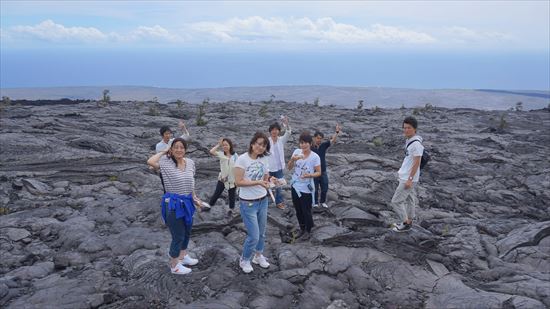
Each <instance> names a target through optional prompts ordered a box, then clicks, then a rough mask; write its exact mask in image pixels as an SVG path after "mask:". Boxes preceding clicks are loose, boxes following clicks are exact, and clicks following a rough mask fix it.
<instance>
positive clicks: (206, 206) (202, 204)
mask: <svg viewBox="0 0 550 309" xmlns="http://www.w3.org/2000/svg"><path fill="white" fill-rule="evenodd" d="M201 206H202V207H201V210H202V211H209V210H210V209H211V208H212V206H210V204H208V203H207V202H201Z"/></svg>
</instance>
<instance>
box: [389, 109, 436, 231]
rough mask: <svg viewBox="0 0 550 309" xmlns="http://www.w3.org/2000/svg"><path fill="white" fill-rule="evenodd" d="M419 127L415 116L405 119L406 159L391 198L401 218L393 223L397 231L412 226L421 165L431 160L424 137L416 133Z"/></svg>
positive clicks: (406, 229)
mask: <svg viewBox="0 0 550 309" xmlns="http://www.w3.org/2000/svg"><path fill="white" fill-rule="evenodd" d="M417 127H418V122H417V121H416V119H415V118H414V117H407V118H405V119H404V120H403V134H404V135H405V137H406V138H407V140H406V142H405V159H403V163H402V164H401V168H400V169H399V171H398V172H397V174H398V178H399V185H398V186H397V189H396V190H395V193H394V194H393V198H392V200H391V205H392V207H393V209H394V211H395V212H396V213H397V214H398V215H399V219H400V220H401V222H400V223H394V224H392V228H393V230H394V231H396V232H407V231H409V230H410V229H411V228H412V223H413V219H414V209H415V207H416V205H417V204H418V198H417V196H416V187H417V186H418V180H419V176H420V167H421V165H422V167H423V166H424V165H425V164H426V163H427V161H428V160H429V157H428V155H427V153H424V146H423V145H422V137H420V136H419V135H416V129H417ZM423 157H424V158H423ZM421 163H423V164H421Z"/></svg>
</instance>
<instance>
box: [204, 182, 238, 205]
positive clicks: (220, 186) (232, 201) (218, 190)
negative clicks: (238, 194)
mask: <svg viewBox="0 0 550 309" xmlns="http://www.w3.org/2000/svg"><path fill="white" fill-rule="evenodd" d="M224 189H225V184H224V183H223V182H221V181H219V180H218V184H217V185H216V191H215V192H214V195H212V197H211V198H210V203H208V204H210V206H214V204H216V201H217V200H218V198H220V196H221V195H222V193H223V190H224ZM235 189H236V188H235V187H233V188H231V189H229V190H228V191H227V192H228V195H229V208H230V209H233V208H235Z"/></svg>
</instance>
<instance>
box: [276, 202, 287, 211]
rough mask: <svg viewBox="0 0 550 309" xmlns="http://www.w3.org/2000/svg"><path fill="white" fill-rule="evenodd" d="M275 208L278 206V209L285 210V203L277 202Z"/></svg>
mask: <svg viewBox="0 0 550 309" xmlns="http://www.w3.org/2000/svg"><path fill="white" fill-rule="evenodd" d="M277 208H279V209H280V210H285V209H286V206H285V203H279V204H277Z"/></svg>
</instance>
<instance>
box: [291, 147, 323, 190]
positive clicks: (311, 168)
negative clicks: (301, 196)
mask: <svg viewBox="0 0 550 309" xmlns="http://www.w3.org/2000/svg"><path fill="white" fill-rule="evenodd" d="M301 154H302V150H301V149H296V150H294V152H293V153H292V156H296V155H301ZM320 165H321V159H320V158H319V155H318V154H316V153H315V152H313V151H312V152H311V153H310V154H309V156H308V157H307V158H305V159H300V160H298V161H296V162H295V163H294V172H293V174H292V179H293V181H294V183H293V187H294V188H296V190H298V191H300V192H304V193H312V192H313V190H311V189H312V188H311V183H312V181H311V180H312V179H311V178H304V179H302V178H301V177H302V175H304V174H313V173H315V167H316V166H320Z"/></svg>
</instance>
